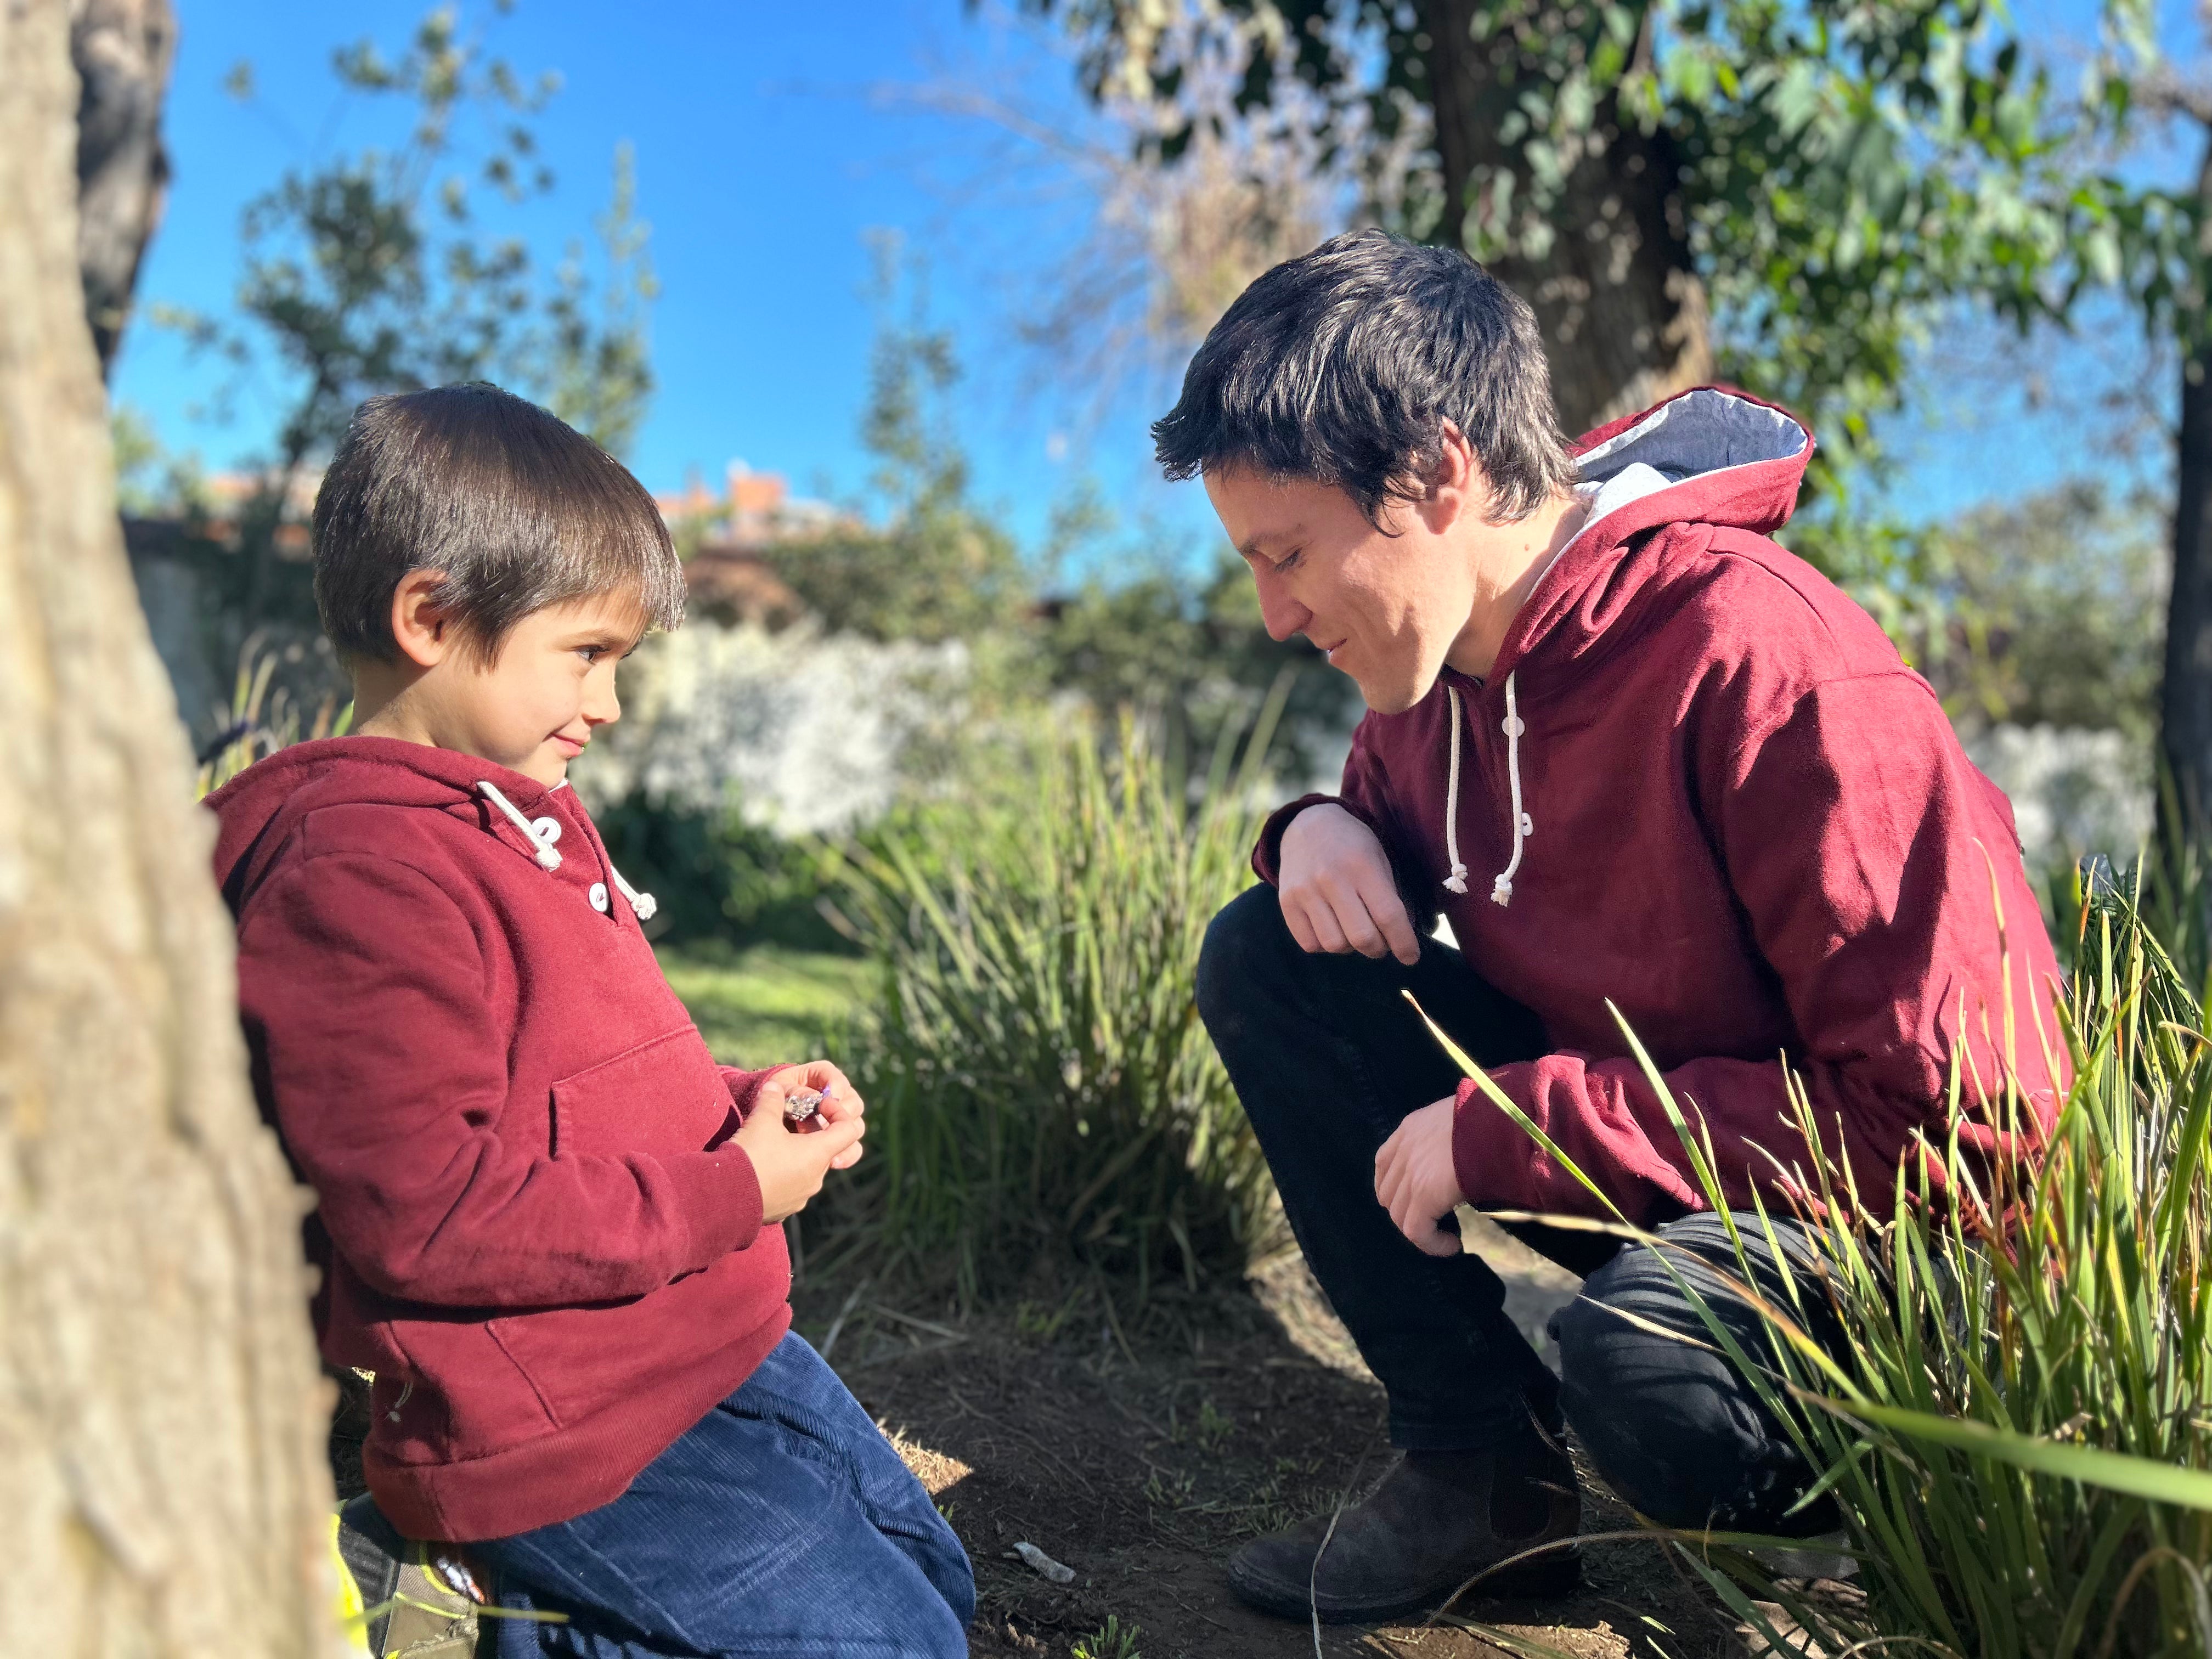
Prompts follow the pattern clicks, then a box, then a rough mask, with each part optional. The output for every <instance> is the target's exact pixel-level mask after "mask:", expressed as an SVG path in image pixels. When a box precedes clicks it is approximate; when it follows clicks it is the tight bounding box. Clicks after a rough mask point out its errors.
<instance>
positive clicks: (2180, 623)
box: [2159, 135, 2212, 832]
mask: <svg viewBox="0 0 2212 1659" xmlns="http://www.w3.org/2000/svg"><path fill="white" fill-rule="evenodd" d="M2197 202H2198V204H2199V212H2200V214H2201V215H2202V224H2203V230H2202V231H2200V233H2199V234H2200V236H2203V235H2212V135H2208V137H2207V140H2206V146H2205V152H2204V157H2203V161H2202V163H2201V164H2200V165H2199V167H2198V168H2197ZM2208 252H2212V250H2200V257H2203V256H2204V255H2205V254H2206V253H2208ZM2174 333H2175V336H2176V337H2177V339H2178V340H2179V343H2180V345H2181V431H2180V435H2179V438H2178V439H2177V440H2176V441H2175V448H2174V483H2175V491H2174V503H2173V587H2172V592H2171V594H2170V596H2169V597H2168V598H2167V600H2166V678H2165V680H2164V683H2163V684H2162V685H2161V687H2160V694H2159V743H2160V752H2161V755H2162V757H2163V758H2164V760H2165V763H2166V766H2167V767H2168V768H2169V769H2171V770H2172V775H2173V784H2174V788H2175V791H2176V793H2177V794H2178V796H2179V801H2180V805H2181V807H2182V811H2183V814H2184V817H2185V823H2183V824H2179V825H2174V826H2172V828H2174V829H2180V830H2183V831H2184V832H2187V831H2190V830H2193V829H2197V828H2200V827H2202V826H2203V824H2204V823H2205V822H2206V811H2205V809H2206V808H2207V807H2208V806H2212V794H2208V787H2212V306H2208V304H2207V300H2206V295H2205V294H2204V292H2203V286H2202V279H2201V278H2200V279H2199V281H2198V283H2196V284H2194V285H2192V286H2191V289H2189V290H2188V291H2187V293H2186V295H2185V299H2184V301H2183V302H2182V303H2181V304H2179V305H2178V306H2177V307H2176V315H2175V318H2174Z"/></svg>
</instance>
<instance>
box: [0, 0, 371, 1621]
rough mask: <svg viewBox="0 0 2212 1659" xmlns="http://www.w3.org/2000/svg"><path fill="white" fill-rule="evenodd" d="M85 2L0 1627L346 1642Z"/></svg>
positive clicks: (56, 111)
mask: <svg viewBox="0 0 2212 1659" xmlns="http://www.w3.org/2000/svg"><path fill="white" fill-rule="evenodd" d="M70 23H71V9H70V3H69V0H0V731H4V732H6V733H7V735H8V758H7V763H6V765H4V766H0V1493H4V1494H5V1501H4V1502H0V1562H4V1563H5V1564H6V1565H5V1569H4V1571H0V1649H4V1650H6V1651H7V1652H8V1653H10V1654H25V1655H30V1654H37V1655H41V1656H67V1659H79V1656H87V1659H89V1656H103V1659H104V1656H110V1655H113V1656H123V1655H126V1654H127V1655H131V1656H134V1659H209V1656H212V1655H217V1654H220V1655H224V1656H251V1659H259V1656H270V1659H274V1656H278V1655H283V1656H285V1659H300V1656H304V1655H311V1654H323V1653H328V1652H331V1651H334V1650H335V1643H336V1630H335V1620H334V1619H333V1617H332V1612H331V1609H332V1607H333V1606H334V1602H333V1601H332V1598H331V1592H330V1578H329V1566H328V1555H327V1545H326V1543H325V1526H326V1524H327V1522H326V1516H327V1514H328V1506H329V1504H330V1503H331V1485H330V1477H329V1474H328V1471H327V1468H326V1467H325V1463H324V1462H323V1457H322V1449H321V1445H320V1437H319V1431H320V1428H321V1425H322V1422H323V1420H324V1419H322V1418H321V1415H320V1413H322V1412H323V1411H325V1410H326V1409H327V1408H326V1407H325V1404H324V1401H325V1398H326V1395H325V1385H324V1384H323V1383H322V1382H321V1381H320V1379H319V1377H318V1376H317V1375H316V1370H315V1363H314V1357H313V1352H312V1343H311V1341H310V1340H309V1336H308V1333H307V1321H306V1318H305V1316H304V1308H303V1302H302V1297H303V1285H302V1275H303V1269H302V1267H301V1255H300V1248H299V1231H298V1228H299V1218H300V1214H301V1198H300V1192H299V1188H297V1187H296V1186H295V1183H294V1182H293V1181H292V1180H291V1178H290V1176H289V1173H288V1172H287V1170H286V1169H285V1166H284V1164H283V1158H282V1156H281V1154H280V1153H279V1152H278V1150H277V1148H276V1145H275V1142H274V1140H273V1139H272V1138H271V1137H270V1134H269V1133H267V1131H266V1130H264V1128H263V1127H262V1126H261V1124H260V1122H259V1121H258V1117H257V1115H256V1114H255V1111H254V1109H253V1103H252V1097H251V1095H250V1093H249V1092H248V1091H247V1088H246V1064H245V1055H244V1052H243V1045H242V1043H241V1042H240V1036H239V1030H238V1024H237V1013H236V1008H235V1004H234V989H233V987H234V977H233V971H232V965H231V939H230V930H229V927H228V920H227V918H226V916H225V915H224V912H223V909H222V904H221V902H220V900H219V899H218V897H217V896H216V892H215V890H214V887H213V883H212V881H211V879H210V875H209V869H208V855H209V847H210V826H209V824H208V823H207V822H206V821H205V819H204V816H203V815H202V814H201V813H200V812H199V811H198V810H197V808H195V807H194V805H192V801H191V775H190V767H189V761H188V757H187V755H186V753H185V744H184V736H183V732H182V730H181V728H180V727H179V725H178V722H177V717H176V708H175V705H174V703H173V701H172V699H171V696H170V692H169V689H168V685H167V681H166V679H165V678H163V676H162V673H161V666H160V664H159V662H158V661H157V660H156V659H155V654H154V650H153V646H152V643H151V641H149V638H148V635H147V631H146V623H145V621H144V619H143V617H142V616H141V615H140V612H139V609H138V604H137V599H136V597H135V596H134V594H133V593H132V591H131V576H130V572H129V569H128V568H127V566H126V564H125V559H124V553H123V548H122V543H121V535H120V531H119V527H118V521H117V518H116V513H115V500H114V486H113V480H112V469H111V464H110V458H109V454H108V447H107V428H106V408H105V403H104V398H103V396H102V392H101V388H100V369H99V362H98V360H97V358H96V356H95V355H94V349H93V343H92V339H91V336H90V334H89V332H88V330H87V327H86V323H85V314H84V304H83V295H82V289H81V286H80V280H79V276H78V266H77V220H76V167H75V161H76V144H77V134H76V110H77V106H78V85H77V78H76V74H75V72H74V70H72V68H71V64H70Z"/></svg>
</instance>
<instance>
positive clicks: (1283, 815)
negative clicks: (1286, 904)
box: [1252, 795, 1375, 887]
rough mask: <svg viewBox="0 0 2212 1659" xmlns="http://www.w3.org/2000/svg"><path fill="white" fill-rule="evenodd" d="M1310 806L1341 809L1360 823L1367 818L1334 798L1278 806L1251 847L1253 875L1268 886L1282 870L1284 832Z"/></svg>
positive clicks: (1306, 799) (1305, 797) (1314, 797)
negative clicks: (1339, 807)
mask: <svg viewBox="0 0 2212 1659" xmlns="http://www.w3.org/2000/svg"><path fill="white" fill-rule="evenodd" d="M1309 806H1342V807H1343V808H1344V810H1345V811H1347V812H1350V813H1351V814H1352V817H1355V818H1358V819H1359V821H1360V822H1361V823H1367V820H1366V818H1365V817H1364V816H1362V815H1361V814H1360V813H1359V812H1358V811H1357V810H1356V809H1355V808H1353V807H1352V806H1350V805H1346V803H1345V802H1344V801H1342V800H1340V799H1338V798H1337V797H1336V796H1334V795H1300V796H1299V797H1298V798H1297V799H1296V800H1294V801H1291V803H1290V804H1289V805H1285V806H1278V807H1277V808H1276V809H1275V810H1274V811H1272V812H1270V813H1268V814H1267V822H1266V823H1263V824H1261V826H1260V839H1259V840H1258V841H1257V842H1255V843H1254V844H1253V848H1252V873H1253V874H1255V876H1257V877H1259V878H1260V879H1261V880H1262V881H1264V882H1266V883H1267V885H1268V886H1270V887H1273V885H1274V884H1275V877H1276V874H1277V872H1279V871H1280V870H1281V869H1282V867H1283V831H1284V830H1285V829H1289V828H1290V827H1291V819H1292V818H1294V817H1297V815H1298V814H1299V813H1301V812H1303V811H1305V810H1306V808H1307V807H1309ZM1367 827H1368V828H1369V829H1374V828H1375V826H1374V825H1373V824H1371V823H1368V824H1367Z"/></svg>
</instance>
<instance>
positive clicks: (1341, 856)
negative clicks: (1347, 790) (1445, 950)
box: [1275, 805, 1421, 968]
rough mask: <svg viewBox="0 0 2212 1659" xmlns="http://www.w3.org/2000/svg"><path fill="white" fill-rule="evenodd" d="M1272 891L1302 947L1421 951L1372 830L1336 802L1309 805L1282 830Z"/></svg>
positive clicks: (1407, 957)
mask: <svg viewBox="0 0 2212 1659" xmlns="http://www.w3.org/2000/svg"><path fill="white" fill-rule="evenodd" d="M1278 863H1279V868H1278V869H1277V871H1276V872H1275V891H1276V895H1277V896H1278V897H1279V899H1280V900H1281V902H1282V906H1283V921H1285V923H1286V924H1287V925H1288V926H1289V927H1290V930H1291V938H1292V939H1296V940H1297V942H1298V948H1299V949H1300V950H1303V951H1328V952H1330V953H1332V954H1334V955H1337V956H1342V955H1344V954H1346V953H1347V952H1349V951H1358V952H1359V954H1360V955H1361V956H1363V957H1385V956H1393V957H1397V958H1398V960H1399V961H1401V962H1402V963H1405V964H1406V965H1407V967H1408V968H1410V967H1412V966H1413V964H1414V963H1417V962H1419V960H1420V959H1421V941H1420V939H1419V937H1418V936H1417V935H1416V934H1415V933H1414V932H1413V918H1412V917H1410V916H1408V915H1407V914H1406V902H1405V901H1404V900H1403V899H1401V898H1400V897H1399V896H1398V884H1397V882H1396V880H1395V878H1393V877H1392V875H1391V873H1390V860H1389V857H1388V856H1387V855H1386V854H1384V853H1383V843H1382V842H1379V841H1377V840H1376V838H1375V832H1374V831H1373V830H1372V829H1369V828H1368V827H1367V826H1366V825H1365V824H1364V823H1361V822H1360V821H1359V820H1358V818H1356V817H1352V814H1351V813H1349V812H1347V811H1345V810H1344V809H1343V808H1342V807H1341V806H1336V805H1322V806H1309V807H1307V808H1306V810H1305V811H1303V812H1301V813H1299V814H1298V815H1297V817H1294V818H1292V819H1291V821H1290V823H1289V824H1288V826H1286V827H1285V829H1284V830H1283V844H1282V855H1281V857H1280V859H1279V860H1278Z"/></svg>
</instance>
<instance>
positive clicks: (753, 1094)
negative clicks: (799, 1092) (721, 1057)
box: [722, 1061, 797, 1123]
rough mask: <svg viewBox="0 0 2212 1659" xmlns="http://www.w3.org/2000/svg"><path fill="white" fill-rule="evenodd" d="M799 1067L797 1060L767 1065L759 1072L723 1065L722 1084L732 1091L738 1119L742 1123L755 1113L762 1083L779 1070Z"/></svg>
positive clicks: (784, 1070) (732, 1102)
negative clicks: (754, 1105) (754, 1108)
mask: <svg viewBox="0 0 2212 1659" xmlns="http://www.w3.org/2000/svg"><path fill="white" fill-rule="evenodd" d="M796 1068H797V1066H796V1062H795V1061H794V1062H788V1063H787V1064H785V1065H781V1066H763V1067H762V1068H761V1069H760V1070H759V1071H757V1072H748V1071H744V1070H741V1069H740V1068H739V1067H738V1066H723V1067H722V1085H723V1086H724V1087H725V1088H726V1089H727V1090H729V1091H730V1104H731V1105H732V1106H734V1107H735V1108H736V1109H737V1113H738V1122H740V1123H742V1122H744V1121H745V1120H746V1119H747V1118H749V1117H750V1116H751V1115H753V1103H754V1102H755V1101H757V1100H758V1099H759V1098H760V1091H761V1085H762V1084H763V1083H765V1082H767V1081H768V1080H769V1079H770V1078H772V1077H774V1076H775V1074H776V1073H778V1072H788V1071H793V1070H795V1069H796Z"/></svg>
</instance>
